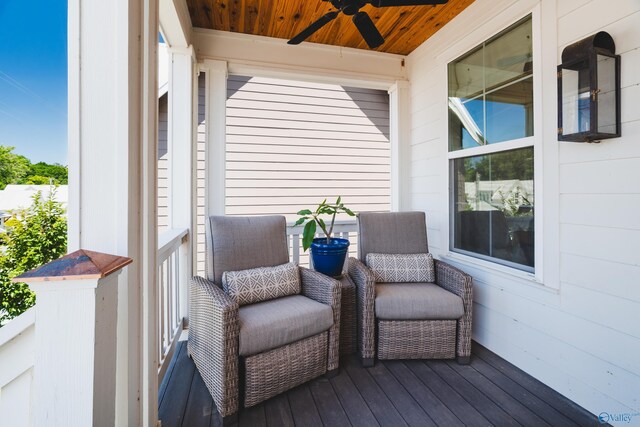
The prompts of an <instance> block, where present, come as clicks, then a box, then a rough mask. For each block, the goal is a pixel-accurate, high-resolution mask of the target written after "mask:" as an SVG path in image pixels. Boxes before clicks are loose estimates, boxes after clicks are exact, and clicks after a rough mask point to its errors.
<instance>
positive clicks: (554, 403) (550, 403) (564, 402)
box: [474, 347, 595, 426]
mask: <svg viewBox="0 0 640 427" xmlns="http://www.w3.org/2000/svg"><path fill="white" fill-rule="evenodd" d="M483 348H484V347H483ZM485 350H486V349H485ZM486 351H489V350H486ZM474 354H475V355H476V356H477V357H478V358H480V359H481V360H483V361H484V362H485V363H486V364H487V365H489V366H491V367H493V368H494V369H496V370H497V371H498V372H500V373H502V374H503V375H505V376H506V377H507V378H509V379H510V380H511V381H513V382H514V383H516V384H518V385H519V386H520V387H522V388H523V389H525V390H526V391H528V392H529V393H531V394H532V395H534V396H536V397H537V398H538V399H540V400H541V401H543V402H544V403H546V404H547V405H548V406H550V407H551V408H553V409H554V410H555V411H556V412H558V413H559V414H561V415H562V416H563V417H564V418H566V419H568V420H569V421H570V422H571V423H573V424H574V425H576V426H579V425H580V423H579V422H576V420H574V419H573V418H572V417H570V416H568V415H566V414H565V413H564V412H563V411H562V410H561V409H560V408H558V407H557V401H556V400H554V399H546V398H545V396H544V393H543V394H540V393H538V392H535V391H534V390H532V389H531V388H530V387H529V386H527V385H525V384H522V383H521V382H520V381H518V379H516V378H514V377H513V376H512V375H509V373H508V372H504V371H502V370H501V369H497V368H496V367H494V366H493V364H492V362H491V360H488V358H487V357H486V356H484V355H483V354H481V353H474ZM496 356H497V355H496ZM498 357H499V356H498ZM507 363H508V362H507ZM510 368H512V369H510V370H509V372H510V373H513V372H516V373H519V372H517V370H518V369H519V368H517V367H516V366H513V365H512V366H510ZM520 371H521V370H520ZM521 374H523V375H527V376H530V375H529V374H527V373H526V372H524V371H521ZM531 378H532V379H533V380H534V381H536V382H538V383H540V384H541V385H542V386H543V387H545V388H546V389H547V390H546V391H547V392H548V394H553V395H554V396H555V397H556V398H559V399H561V401H562V403H561V405H562V406H570V407H572V409H573V410H575V411H576V412H583V411H585V410H584V409H583V408H581V407H579V406H578V405H577V404H576V403H575V402H573V401H571V400H570V399H568V398H567V397H565V396H563V395H561V394H560V393H558V392H556V391H555V390H553V389H552V388H551V387H549V386H547V385H546V384H544V383H543V382H541V381H540V380H537V379H535V378H533V377H531ZM582 415H583V416H585V417H588V414H585V413H583V414H582ZM594 419H595V417H594Z"/></svg>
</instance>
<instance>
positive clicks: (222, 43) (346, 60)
mask: <svg viewBox="0 0 640 427" xmlns="http://www.w3.org/2000/svg"><path fill="white" fill-rule="evenodd" d="M192 42H193V45H194V48H195V49H196V52H197V56H198V59H199V60H203V59H214V60H221V61H226V62H228V63H229V72H230V73H233V74H245V75H253V76H258V75H259V76H262V77H280V78H294V79H296V80H309V81H314V82H327V83H335V82H337V81H339V82H340V84H344V85H347V86H358V87H368V88H371V89H382V90H388V89H389V88H390V87H391V85H393V84H394V83H395V82H396V81H398V80H404V79H405V78H406V72H405V67H404V58H405V57H404V56H402V55H393V54H388V53H380V52H370V51H365V50H361V49H351V48H342V47H337V46H326V45H318V44H312V43H307V44H302V45H298V46H290V45H288V44H287V43H286V40H283V39H276V38H269V37H259V36H252V35H247V34H237V33H230V32H225V31H216V30H204V29H200V28H196V29H194V30H193V40H192Z"/></svg>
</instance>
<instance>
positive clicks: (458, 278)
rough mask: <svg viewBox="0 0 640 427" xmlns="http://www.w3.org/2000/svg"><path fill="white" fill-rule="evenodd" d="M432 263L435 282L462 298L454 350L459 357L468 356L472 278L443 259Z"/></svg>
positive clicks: (471, 309) (469, 352) (471, 308)
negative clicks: (461, 313)
mask: <svg viewBox="0 0 640 427" xmlns="http://www.w3.org/2000/svg"><path fill="white" fill-rule="evenodd" d="M434 263H435V269H436V284H437V285H438V286H440V287H442V288H443V289H446V290H448V291H449V292H452V293H454V294H456V295H458V296H459V297H460V298H462V304H463V306H464V315H463V316H462V317H461V318H460V320H459V321H458V345H457V346H456V347H457V350H456V351H457V355H458V356H459V357H463V358H465V357H469V356H470V354H471V318H472V311H473V279H472V277H471V276H470V275H468V274H467V273H465V272H464V271H462V270H460V269H458V268H455V267H454V266H452V265H450V264H447V263H446V262H444V261H440V260H434Z"/></svg>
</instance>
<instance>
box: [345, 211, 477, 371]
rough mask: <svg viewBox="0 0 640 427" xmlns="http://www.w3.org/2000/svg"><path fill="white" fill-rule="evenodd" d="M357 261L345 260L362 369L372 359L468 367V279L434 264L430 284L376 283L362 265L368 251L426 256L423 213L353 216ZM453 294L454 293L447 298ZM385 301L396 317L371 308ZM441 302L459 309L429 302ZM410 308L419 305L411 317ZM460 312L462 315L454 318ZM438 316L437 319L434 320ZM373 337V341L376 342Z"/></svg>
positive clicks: (449, 268) (470, 283)
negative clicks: (454, 361)
mask: <svg viewBox="0 0 640 427" xmlns="http://www.w3.org/2000/svg"><path fill="white" fill-rule="evenodd" d="M358 227H359V230H358V238H359V242H358V257H359V259H356V258H350V259H349V275H350V276H351V279H352V281H353V282H354V283H355V285H356V292H357V296H356V301H357V324H358V352H359V353H360V356H361V357H362V364H363V366H373V363H374V359H375V357H376V353H377V357H378V358H379V359H453V358H456V357H457V359H458V362H459V363H469V360H470V355H471V310H472V304H473V300H472V279H471V276H469V275H468V274H466V273H464V272H462V271H460V270H458V269H457V268H454V267H452V266H451V265H449V264H446V263H444V262H442V261H438V260H434V261H435V277H436V280H435V284H436V285H437V286H434V285H433V284H430V283H410V284H391V283H376V282H375V279H374V275H373V273H372V271H371V270H370V269H369V268H368V267H367V266H366V265H365V262H366V258H367V254H368V253H381V254H417V253H426V252H428V246H427V229H426V222H425V215H424V213H423V212H396V213H361V214H360V215H359V217H358ZM452 294H453V295H452ZM383 296H384V298H386V300H385V303H387V307H388V306H389V301H390V302H391V304H392V308H393V306H395V307H396V313H395V315H393V314H389V310H386V311H385V312H384V313H383V312H382V311H381V309H380V307H378V306H377V305H376V301H378V302H379V304H378V305H381V302H380V301H381V300H380V298H382V297H383ZM441 299H442V300H446V302H447V303H449V304H450V303H453V304H457V305H458V310H459V311H457V313H458V314H455V315H453V316H451V315H448V314H450V313H446V310H444V312H443V313H439V311H441V310H440V308H439V307H437V306H435V307H434V309H433V310H432V312H429V310H430V309H429V308H425V307H429V304H431V305H432V306H433V305H434V304H437V303H436V302H435V301H440V300H441ZM409 306H413V307H418V309H417V310H414V311H416V312H420V313H419V314H417V313H412V310H411V309H409V308H410V307H409ZM462 310H463V312H464V314H463V315H462V316H461V317H459V313H461V312H462ZM439 316H441V317H439ZM376 339H377V342H376Z"/></svg>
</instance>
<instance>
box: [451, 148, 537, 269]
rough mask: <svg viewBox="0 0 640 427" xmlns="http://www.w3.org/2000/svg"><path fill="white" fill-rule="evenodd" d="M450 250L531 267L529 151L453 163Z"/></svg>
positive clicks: (514, 151)
mask: <svg viewBox="0 0 640 427" xmlns="http://www.w3.org/2000/svg"><path fill="white" fill-rule="evenodd" d="M453 172H454V193H453V198H454V199H453V218H454V224H453V229H454V233H453V241H452V250H461V251H466V252H470V253H473V254H477V255H479V256H480V257H482V258H485V257H490V258H495V259H499V260H503V261H507V262H508V263H514V264H517V265H521V266H522V267H523V269H526V270H530V269H532V268H533V267H534V244H533V242H534V239H533V237H534V222H533V218H534V214H533V212H534V206H533V204H534V193H533V147H528V148H522V149H519V150H512V151H505V152H502V153H496V154H488V155H484V156H473V157H466V158H461V159H456V160H453Z"/></svg>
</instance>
